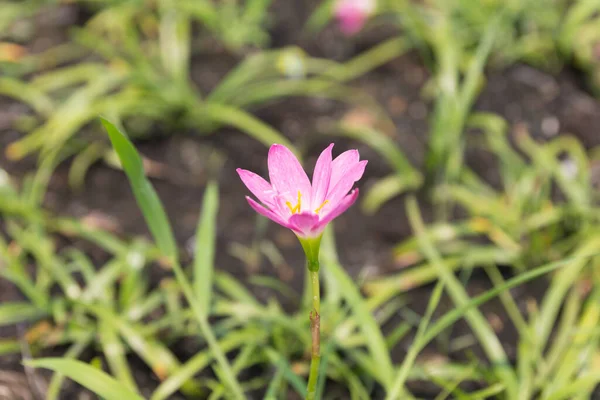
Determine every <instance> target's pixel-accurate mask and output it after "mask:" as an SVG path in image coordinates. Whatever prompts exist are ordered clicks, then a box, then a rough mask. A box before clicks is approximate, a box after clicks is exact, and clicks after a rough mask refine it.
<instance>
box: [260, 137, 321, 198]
mask: <svg viewBox="0 0 600 400" xmlns="http://www.w3.org/2000/svg"><path fill="white" fill-rule="evenodd" d="M268 163H269V177H270V178H271V185H272V186H273V189H275V190H276V191H278V192H280V193H281V194H283V195H285V196H286V197H287V199H288V200H289V201H291V202H292V204H296V203H297V198H298V191H300V193H302V210H305V209H306V210H308V209H309V207H310V204H311V203H310V195H311V186H310V181H309V180H308V176H306V172H304V168H302V165H300V162H299V161H298V159H297V158H296V156H295V155H294V154H293V153H292V152H291V151H290V150H289V149H288V148H287V147H285V146H283V145H280V144H274V145H272V146H271V148H270V149H269V159H268Z"/></svg>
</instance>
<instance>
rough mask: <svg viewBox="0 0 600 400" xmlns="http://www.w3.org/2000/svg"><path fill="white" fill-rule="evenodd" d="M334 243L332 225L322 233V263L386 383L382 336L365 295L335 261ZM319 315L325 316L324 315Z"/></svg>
mask: <svg viewBox="0 0 600 400" xmlns="http://www.w3.org/2000/svg"><path fill="white" fill-rule="evenodd" d="M335 253H336V250H335V243H334V239H333V231H332V229H331V228H329V229H328V230H327V232H326V233H325V237H324V238H323V242H322V245H321V257H322V266H323V268H327V270H328V272H330V273H331V275H332V277H333V278H334V279H335V280H336V281H337V282H338V284H339V285H340V287H341V292H342V294H343V296H344V297H345V299H346V301H347V302H348V304H349V305H350V307H352V310H353V311H354V314H355V316H356V318H357V320H358V321H360V323H359V326H360V329H361V330H362V332H363V334H364V335H365V336H366V337H368V338H369V340H368V342H367V346H368V348H369V352H370V353H371V356H372V357H373V360H374V362H375V364H376V365H377V367H378V372H379V376H378V378H379V380H380V382H381V383H382V385H383V386H384V387H389V386H390V385H391V384H392V379H393V374H392V373H393V366H392V360H391V359H390V355H389V353H388V350H387V345H386V342H385V338H384V336H383V334H382V332H381V330H380V329H379V326H378V324H377V322H376V321H375V318H374V317H373V315H372V314H371V312H370V311H369V308H368V306H367V303H366V301H365V299H364V298H363V297H362V296H361V294H360V291H359V290H358V288H357V287H356V285H355V284H354V282H353V281H352V278H350V276H348V274H347V273H346V272H345V271H344V269H343V268H342V267H341V266H340V265H339V264H338V263H337V262H336V261H335V260H336V259H337V256H336V254H335ZM322 318H327V315H323V316H322Z"/></svg>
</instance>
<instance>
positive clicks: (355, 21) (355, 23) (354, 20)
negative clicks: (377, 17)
mask: <svg viewBox="0 0 600 400" xmlns="http://www.w3.org/2000/svg"><path fill="white" fill-rule="evenodd" d="M337 19H338V21H339V24H340V30H341V31H342V33H343V34H344V35H347V36H352V35H355V34H357V33H358V32H360V30H361V29H362V27H363V26H364V25H365V22H366V21H367V16H366V15H365V14H363V13H362V12H360V11H354V10H352V11H350V12H348V13H345V14H338V15H337Z"/></svg>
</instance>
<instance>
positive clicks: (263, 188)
mask: <svg viewBox="0 0 600 400" xmlns="http://www.w3.org/2000/svg"><path fill="white" fill-rule="evenodd" d="M236 171H237V173H238V175H239V176H240V178H241V179H242V182H244V185H246V187H247V188H248V190H250V192H252V194H253V195H255V196H256V198H257V199H258V200H260V201H261V202H262V203H263V204H266V205H267V206H269V207H271V206H272V205H273V196H274V195H275V192H274V190H273V188H272V187H271V184H269V182H267V181H266V180H264V179H263V178H262V177H261V176H259V175H256V174H255V173H254V172H251V171H248V170H245V169H241V168H238V169H236Z"/></svg>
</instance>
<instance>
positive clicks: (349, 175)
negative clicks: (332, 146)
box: [326, 160, 368, 208]
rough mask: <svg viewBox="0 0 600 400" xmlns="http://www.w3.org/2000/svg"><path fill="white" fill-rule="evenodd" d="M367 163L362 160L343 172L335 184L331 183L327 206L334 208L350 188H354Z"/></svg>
mask: <svg viewBox="0 0 600 400" xmlns="http://www.w3.org/2000/svg"><path fill="white" fill-rule="evenodd" d="M367 162H368V161H367V160H363V161H359V162H358V163H356V164H353V165H352V166H351V167H350V168H348V169H346V170H345V171H344V174H343V175H342V176H341V177H340V178H339V179H338V181H337V182H334V181H333V180H332V181H331V183H330V189H329V191H328V193H327V196H326V198H327V200H329V203H328V204H329V205H331V206H332V207H334V208H335V207H336V204H337V203H338V202H339V201H340V200H341V199H342V198H344V196H346V194H348V192H349V191H350V189H352V186H354V182H356V181H357V180H359V179H360V178H361V177H362V175H363V173H364V172H365V167H366V166H367Z"/></svg>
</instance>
